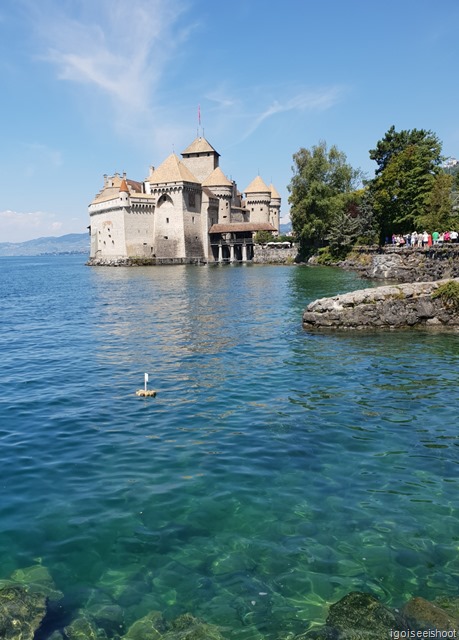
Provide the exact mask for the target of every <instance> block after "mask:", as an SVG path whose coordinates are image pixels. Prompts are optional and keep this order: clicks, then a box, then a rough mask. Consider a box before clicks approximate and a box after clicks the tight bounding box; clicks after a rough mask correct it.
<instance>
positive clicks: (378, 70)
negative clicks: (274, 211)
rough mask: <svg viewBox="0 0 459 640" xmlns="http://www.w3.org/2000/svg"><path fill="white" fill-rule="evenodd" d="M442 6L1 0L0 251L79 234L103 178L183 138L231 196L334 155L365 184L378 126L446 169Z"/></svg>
mask: <svg viewBox="0 0 459 640" xmlns="http://www.w3.org/2000/svg"><path fill="white" fill-rule="evenodd" d="M458 26H459V2H457V0H436V1H435V2H434V1H433V0H384V2H376V1H373V0H321V1H320V2H319V1H317V0H284V1H283V2H276V1H275V2H273V3H267V2H266V1H261V0H231V2H223V1H221V0H220V1H219V0H214V1H213V2H211V1H210V0H129V1H126V0H40V2H36V0H2V2H1V3H0V73H1V85H0V86H1V92H0V115H1V117H0V134H1V136H0V141H1V147H0V149H1V152H0V175H1V176H2V178H1V184H2V189H1V197H0V242H19V241H22V240H28V239H31V238H37V237H40V236H47V235H57V236H58V235H63V234H65V233H73V232H84V231H86V227H87V225H88V224H89V219H88V214H87V206H88V203H89V202H90V201H91V200H92V198H93V197H94V195H95V194H96V193H97V192H98V191H99V189H100V188H101V186H102V182H103V177H102V176H103V174H104V173H108V174H112V173H114V172H115V171H119V172H122V171H126V173H127V174H128V177H130V178H132V179H138V180H143V179H144V178H145V177H146V176H147V174H148V168H149V166H150V165H155V166H158V165H159V164H160V163H161V162H162V161H163V160H164V159H165V158H166V157H167V156H168V155H169V154H170V153H172V152H173V151H175V153H177V154H180V152H181V151H183V150H184V149H185V148H186V147H187V146H188V144H189V143H190V142H192V140H193V139H194V138H195V137H196V134H197V125H198V122H197V111H198V105H200V110H201V121H202V126H203V127H204V133H205V137H206V138H207V139H208V140H209V142H210V143H211V144H212V145H213V146H214V147H215V148H216V149H217V151H218V152H219V153H220V154H221V158H220V166H221V167H222V169H223V171H224V173H225V174H226V175H227V176H228V177H230V178H233V179H235V180H236V181H237V183H238V187H239V189H241V190H242V189H244V188H245V187H246V186H247V185H248V184H249V183H250V182H251V181H252V179H253V178H254V177H255V176H256V175H257V174H260V175H261V176H262V178H263V179H264V180H265V182H267V183H268V184H269V183H270V182H273V183H274V185H275V186H276V188H277V190H278V191H279V193H280V194H281V196H282V198H283V202H282V215H283V217H284V220H285V219H286V218H287V217H288V209H289V207H288V201H287V200H288V191H287V185H288V184H289V182H290V180H291V177H292V164H293V161H292V155H293V154H294V153H295V152H296V151H297V150H298V149H299V148H300V147H307V148H310V147H312V146H313V145H314V144H317V143H318V142H319V141H320V140H325V141H326V142H327V143H328V145H332V144H336V145H337V146H338V147H339V149H340V150H342V151H344V152H345V153H346V155H347V158H348V160H349V162H350V163H351V164H352V165H353V166H354V167H360V168H361V169H362V170H363V171H365V172H366V173H367V174H368V176H370V177H371V176H372V175H373V174H374V169H375V163H373V162H372V161H370V159H369V157H368V151H369V149H371V148H373V147H374V146H375V144H376V142H377V141H378V140H379V139H380V138H382V137H383V136H384V134H385V132H386V131H387V130H388V129H389V127H390V126H391V125H392V124H393V125H395V127H396V128H397V129H412V128H424V129H431V130H432V131H434V132H435V133H436V134H437V135H438V136H439V138H440V139H441V140H442V142H443V152H444V154H445V155H447V156H455V157H459V120H458V117H457V113H458V107H457V104H458V103H459V99H458V98H459V96H458V93H459V85H458V83H457V29H458Z"/></svg>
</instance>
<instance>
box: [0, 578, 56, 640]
mask: <svg viewBox="0 0 459 640" xmlns="http://www.w3.org/2000/svg"><path fill="white" fill-rule="evenodd" d="M45 613H46V596H44V595H43V594H40V593H28V592H27V591H26V590H25V588H24V587H22V586H7V587H3V588H2V589H0V638H2V640H33V638H34V636H35V632H36V631H37V629H38V628H39V627H40V624H41V621H42V620H43V618H44V616H45Z"/></svg>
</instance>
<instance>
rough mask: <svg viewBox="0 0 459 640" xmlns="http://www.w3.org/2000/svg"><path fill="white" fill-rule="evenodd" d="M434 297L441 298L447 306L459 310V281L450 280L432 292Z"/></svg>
mask: <svg viewBox="0 0 459 640" xmlns="http://www.w3.org/2000/svg"><path fill="white" fill-rule="evenodd" d="M432 298H440V299H441V301H442V302H443V304H444V305H445V307H449V308H450V309H454V310H455V311H459V282H457V281H456V280H448V282H445V283H444V284H441V285H440V286H439V287H438V289H437V290H436V291H434V292H433V293H432Z"/></svg>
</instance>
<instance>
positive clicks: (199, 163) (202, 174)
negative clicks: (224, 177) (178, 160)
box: [182, 137, 220, 183]
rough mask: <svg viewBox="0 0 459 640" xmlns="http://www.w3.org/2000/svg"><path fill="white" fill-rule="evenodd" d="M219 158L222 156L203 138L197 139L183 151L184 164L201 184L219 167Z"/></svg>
mask: <svg viewBox="0 0 459 640" xmlns="http://www.w3.org/2000/svg"><path fill="white" fill-rule="evenodd" d="M219 157H220V154H219V153H217V152H216V151H215V149H214V148H213V146H212V145H211V144H209V142H207V140H206V139H205V138H203V137H199V138H196V139H195V140H193V142H192V143H191V144H190V146H188V147H187V148H186V149H185V151H182V158H183V160H182V162H183V164H184V165H185V166H186V167H187V168H188V169H189V170H190V171H191V173H192V174H193V175H194V176H196V178H197V179H198V180H199V182H201V183H202V182H204V180H205V179H206V178H207V177H208V176H210V174H211V173H212V171H213V170H214V169H216V168H217V167H218V159H219Z"/></svg>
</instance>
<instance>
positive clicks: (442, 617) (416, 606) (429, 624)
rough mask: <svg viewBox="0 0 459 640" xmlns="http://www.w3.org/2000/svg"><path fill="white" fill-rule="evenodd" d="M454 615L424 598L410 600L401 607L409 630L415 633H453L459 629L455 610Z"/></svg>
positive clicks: (458, 619)
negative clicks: (435, 631)
mask: <svg viewBox="0 0 459 640" xmlns="http://www.w3.org/2000/svg"><path fill="white" fill-rule="evenodd" d="M454 613H455V614H456V615H454ZM454 613H453V612H452V611H451V610H450V611H447V610H445V609H444V608H442V607H440V606H438V604H434V603H432V602H429V601H428V600H424V598H411V600H409V601H408V602H407V603H406V605H405V606H404V607H403V614H404V615H405V617H406V618H407V620H408V623H409V625H410V628H412V629H415V630H416V631H428V630H438V631H455V630H457V629H459V618H458V617H457V613H458V612H457V610H456V611H455V612H454Z"/></svg>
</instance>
